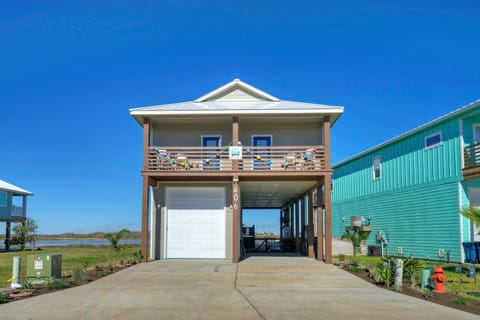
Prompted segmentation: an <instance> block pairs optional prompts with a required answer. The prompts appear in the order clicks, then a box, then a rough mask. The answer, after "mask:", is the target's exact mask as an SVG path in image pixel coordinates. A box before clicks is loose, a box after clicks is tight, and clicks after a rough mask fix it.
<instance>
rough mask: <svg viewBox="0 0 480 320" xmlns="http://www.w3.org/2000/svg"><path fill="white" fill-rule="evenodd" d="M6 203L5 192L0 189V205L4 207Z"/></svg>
mask: <svg viewBox="0 0 480 320" xmlns="http://www.w3.org/2000/svg"><path fill="white" fill-rule="evenodd" d="M6 205H7V193H6V192H3V191H0V206H2V207H5V206H6Z"/></svg>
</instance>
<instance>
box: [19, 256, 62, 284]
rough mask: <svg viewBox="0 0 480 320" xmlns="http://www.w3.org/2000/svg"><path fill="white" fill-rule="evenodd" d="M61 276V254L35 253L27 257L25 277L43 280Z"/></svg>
mask: <svg viewBox="0 0 480 320" xmlns="http://www.w3.org/2000/svg"><path fill="white" fill-rule="evenodd" d="M52 278H54V279H61V278H62V255H61V254H37V255H33V256H28V257H27V279H28V280H39V281H45V280H47V279H52Z"/></svg>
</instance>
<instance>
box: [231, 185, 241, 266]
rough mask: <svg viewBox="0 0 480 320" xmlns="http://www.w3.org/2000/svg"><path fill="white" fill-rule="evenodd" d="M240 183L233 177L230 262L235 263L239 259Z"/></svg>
mask: <svg viewBox="0 0 480 320" xmlns="http://www.w3.org/2000/svg"><path fill="white" fill-rule="evenodd" d="M239 197H240V184H239V181H238V176H234V177H233V182H232V218H233V230H232V238H233V241H232V251H233V252H232V262H233V263H237V262H238V260H239V253H238V251H239V249H238V248H239V246H238V245H239V242H240V237H239V229H240V225H239V222H240V221H239V220H240V218H239V217H240V215H239V206H240V201H239Z"/></svg>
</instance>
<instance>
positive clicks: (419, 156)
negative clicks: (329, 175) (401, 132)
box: [332, 120, 461, 201]
mask: <svg viewBox="0 0 480 320" xmlns="http://www.w3.org/2000/svg"><path fill="white" fill-rule="evenodd" d="M438 131H441V132H442V135H443V143H442V145H440V146H438V147H434V148H431V149H427V150H426V149H425V148H424V143H425V142H424V139H425V137H426V136H428V135H430V134H433V133H435V132H438ZM460 152H461V146H460V137H459V122H458V120H456V121H450V122H448V123H446V124H444V125H439V126H435V127H432V128H429V129H427V130H423V131H421V132H419V133H416V134H414V135H412V136H409V137H406V138H405V139H402V140H399V141H397V142H396V143H393V144H390V145H387V146H385V147H383V148H380V149H378V150H375V151H372V152H371V153H368V154H366V155H364V156H362V157H360V158H357V159H355V160H353V161H351V162H347V163H344V164H342V165H340V166H338V167H335V168H334V170H335V172H334V179H335V192H334V193H333V194H332V200H333V201H341V200H345V199H352V198H356V197H361V196H366V195H372V194H375V193H378V192H387V191H391V190H397V189H401V188H408V187H410V186H415V185H421V184H425V183H432V182H438V181H445V180H449V179H453V180H457V181H458V180H461V153H460ZM376 156H380V157H381V166H382V177H381V179H379V180H373V176H372V161H373V158H374V157H376Z"/></svg>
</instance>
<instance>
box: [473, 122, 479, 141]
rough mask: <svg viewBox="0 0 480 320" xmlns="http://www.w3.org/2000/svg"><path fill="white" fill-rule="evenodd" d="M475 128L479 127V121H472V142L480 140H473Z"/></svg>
mask: <svg viewBox="0 0 480 320" xmlns="http://www.w3.org/2000/svg"><path fill="white" fill-rule="evenodd" d="M477 128H480V123H474V124H473V126H472V134H473V135H472V141H473V143H479V142H480V141H476V140H475V131H476V129H477Z"/></svg>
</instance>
